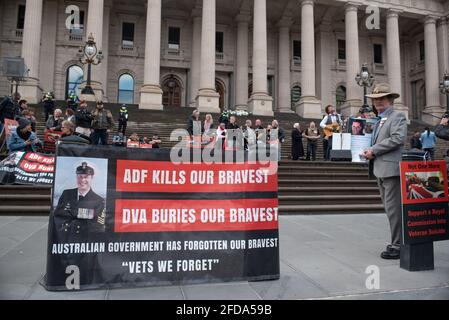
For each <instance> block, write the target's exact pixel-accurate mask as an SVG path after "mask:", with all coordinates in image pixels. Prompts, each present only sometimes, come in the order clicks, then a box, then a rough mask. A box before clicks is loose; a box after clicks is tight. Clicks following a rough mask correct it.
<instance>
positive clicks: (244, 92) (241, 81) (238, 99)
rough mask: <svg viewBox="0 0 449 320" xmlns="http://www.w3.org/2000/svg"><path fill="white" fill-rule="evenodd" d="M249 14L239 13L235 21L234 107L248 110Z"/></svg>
mask: <svg viewBox="0 0 449 320" xmlns="http://www.w3.org/2000/svg"><path fill="white" fill-rule="evenodd" d="M250 20H251V16H250V15H249V14H239V15H238V16H237V18H236V21H237V59H236V63H235V82H236V86H235V108H236V110H248V74H249V71H248V61H249V57H248V53H249V21H250Z"/></svg>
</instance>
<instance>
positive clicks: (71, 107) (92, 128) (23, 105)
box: [0, 92, 161, 153]
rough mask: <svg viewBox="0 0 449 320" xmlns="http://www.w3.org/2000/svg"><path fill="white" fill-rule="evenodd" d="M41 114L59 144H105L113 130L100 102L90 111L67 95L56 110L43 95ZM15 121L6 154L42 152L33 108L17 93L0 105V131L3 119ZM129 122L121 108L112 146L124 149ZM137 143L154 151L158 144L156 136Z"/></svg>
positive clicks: (51, 100)
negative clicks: (63, 103) (62, 105)
mask: <svg viewBox="0 0 449 320" xmlns="http://www.w3.org/2000/svg"><path fill="white" fill-rule="evenodd" d="M42 105H43V111H44V114H45V131H46V133H54V136H58V137H60V139H59V140H60V141H61V142H63V143H64V142H65V143H81V144H93V145H107V144H108V141H109V134H111V132H112V131H113V130H114V127H115V122H114V117H113V115H112V113H111V111H110V110H108V109H105V108H104V103H103V102H102V101H98V102H96V106H95V108H94V109H93V110H89V107H88V103H87V101H85V100H79V99H78V98H77V97H76V95H74V94H70V95H69V98H68V100H67V101H66V106H65V108H64V111H63V109H62V108H60V107H57V106H56V103H55V100H54V97H53V95H52V93H50V92H48V93H45V94H44V97H43V99H42ZM6 119H9V120H11V121H16V124H17V127H16V128H17V129H16V130H15V131H14V132H11V134H10V136H9V137H8V139H7V141H6V144H7V148H8V151H9V152H10V153H11V152H15V151H34V152H35V151H39V150H40V151H42V150H43V151H44V152H45V143H44V142H43V141H41V140H40V139H38V138H37V135H36V117H35V109H34V108H31V107H28V103H27V101H26V100H23V99H21V96H20V94H19V93H15V94H13V95H12V96H11V97H6V98H5V99H3V101H2V102H1V103H0V132H2V130H3V127H4V125H5V120H6ZM128 120H129V114H128V108H127V106H126V105H122V106H121V108H120V110H119V113H118V132H117V134H116V135H115V136H114V138H113V141H114V142H113V145H116V146H127V142H128V141H131V140H130V139H127V138H126V130H127V124H128ZM141 143H142V144H146V145H151V146H152V147H153V148H158V147H159V146H160V144H161V141H160V139H159V137H158V135H157V134H155V135H154V136H153V138H152V139H148V138H147V137H142V138H141Z"/></svg>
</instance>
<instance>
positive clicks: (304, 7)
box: [296, 0, 321, 119]
mask: <svg viewBox="0 0 449 320" xmlns="http://www.w3.org/2000/svg"><path fill="white" fill-rule="evenodd" d="M314 4H315V1H312V0H304V1H302V2H301V55H302V57H301V90H302V96H301V99H300V100H299V103H298V104H297V105H296V113H297V114H299V115H300V116H301V117H303V118H309V119H310V118H312V119H321V101H319V100H318V99H317V98H316V87H315V86H316V84H315V16H314V8H313V7H314Z"/></svg>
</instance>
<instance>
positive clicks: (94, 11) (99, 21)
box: [83, 0, 104, 101]
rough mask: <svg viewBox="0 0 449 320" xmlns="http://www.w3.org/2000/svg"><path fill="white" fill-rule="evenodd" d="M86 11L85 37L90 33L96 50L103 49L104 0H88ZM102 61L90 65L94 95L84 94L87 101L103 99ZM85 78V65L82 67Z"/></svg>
mask: <svg viewBox="0 0 449 320" xmlns="http://www.w3.org/2000/svg"><path fill="white" fill-rule="evenodd" d="M87 10H88V13H87V30H86V40H87V37H88V36H89V35H90V34H92V36H93V37H94V41H95V42H96V44H97V49H98V51H100V50H103V17H104V0H89V7H88V9H87ZM102 64H103V62H102V63H100V64H99V65H96V66H95V65H92V73H91V79H92V80H91V85H92V89H93V90H94V92H95V96H91V95H86V96H83V99H86V100H88V101H95V100H102V99H103V94H104V90H103V84H102V83H101V81H102V80H103V79H102ZM84 74H85V76H84V77H85V78H87V66H86V67H85V68H84Z"/></svg>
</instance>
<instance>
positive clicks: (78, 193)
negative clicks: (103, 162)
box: [54, 162, 106, 239]
mask: <svg viewBox="0 0 449 320" xmlns="http://www.w3.org/2000/svg"><path fill="white" fill-rule="evenodd" d="M94 175H95V172H94V169H93V168H92V167H91V166H89V165H88V164H87V162H83V163H82V164H81V165H80V166H79V167H77V168H76V183H77V186H78V187H77V188H76V189H70V190H64V192H63V193H62V195H61V197H60V198H59V201H58V205H57V207H56V209H55V211H54V216H55V219H58V220H57V222H59V223H58V225H59V226H60V227H61V230H62V231H63V232H64V233H67V235H68V236H69V235H70V236H80V237H87V235H88V234H89V232H92V231H94V232H104V231H105V222H106V206H105V200H104V199H103V198H102V197H100V196H99V195H98V194H96V193H95V192H94V191H93V190H92V180H93V178H94ZM84 239H85V238H84Z"/></svg>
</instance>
